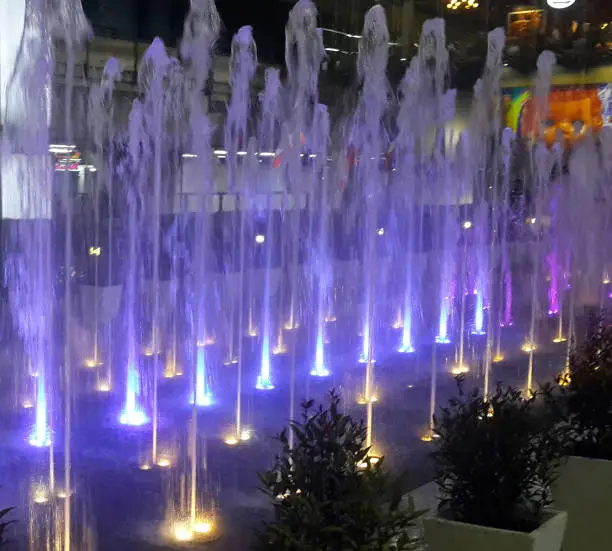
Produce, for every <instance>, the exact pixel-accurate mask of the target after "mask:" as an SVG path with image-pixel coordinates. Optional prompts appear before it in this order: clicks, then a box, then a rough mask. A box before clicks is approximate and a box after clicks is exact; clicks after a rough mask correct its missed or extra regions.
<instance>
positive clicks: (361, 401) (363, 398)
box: [357, 394, 378, 406]
mask: <svg viewBox="0 0 612 551" xmlns="http://www.w3.org/2000/svg"><path fill="white" fill-rule="evenodd" d="M369 402H370V403H371V404H375V403H376V402H378V396H377V395H376V394H372V395H371V396H370V399H369ZM357 403H358V404H359V405H361V406H363V405H365V404H367V403H368V398H367V396H364V395H363V394H360V395H359V396H357Z"/></svg>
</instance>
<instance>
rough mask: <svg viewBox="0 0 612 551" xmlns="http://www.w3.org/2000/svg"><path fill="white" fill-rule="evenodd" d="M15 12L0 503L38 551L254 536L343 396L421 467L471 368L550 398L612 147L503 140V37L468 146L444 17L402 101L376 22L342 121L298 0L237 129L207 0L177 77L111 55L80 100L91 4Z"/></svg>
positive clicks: (388, 444)
mask: <svg viewBox="0 0 612 551" xmlns="http://www.w3.org/2000/svg"><path fill="white" fill-rule="evenodd" d="M3 9H6V7H5V6H3ZM48 10H50V11H48ZM1 14H4V13H3V12H0V15H1ZM4 15H6V17H4V18H3V19H0V32H4V27H5V25H4V23H5V22H6V21H7V20H8V21H10V22H11V24H14V26H15V27H16V28H19V29H21V30H20V31H19V32H13V31H14V30H15V29H12V30H11V32H10V33H7V34H6V35H4V36H12V37H13V39H12V44H11V45H12V46H13V47H14V48H13V49H14V50H15V51H14V52H13V53H11V52H12V50H11V51H9V50H10V48H9V49H4V48H3V49H2V51H1V52H0V53H1V54H2V57H1V58H0V62H1V63H2V67H1V69H2V71H0V77H1V80H0V83H1V84H2V89H1V90H0V93H1V95H0V98H1V99H2V103H1V105H2V117H3V118H2V128H3V131H2V157H1V169H2V172H1V175H2V216H3V220H2V222H3V228H2V230H3V235H5V236H6V240H5V251H6V254H5V255H4V275H5V283H6V287H7V289H8V293H7V295H6V297H5V298H3V299H2V300H3V301H5V302H6V305H7V306H8V308H6V309H5V311H6V312H7V313H8V312H10V316H8V317H7V318H6V320H4V324H5V325H6V327H3V328H2V329H3V331H2V335H6V336H8V338H6V339H5V341H6V342H4V343H3V346H4V347H5V349H6V352H4V349H2V350H0V352H2V353H6V357H7V358H10V361H8V362H7V367H6V370H5V372H3V381H6V385H5V389H4V390H2V392H4V393H5V394H6V396H4V395H3V398H4V397H6V401H5V402H4V403H6V404H7V407H6V408H3V409H2V411H1V412H0V416H2V421H3V423H2V425H3V427H6V428H5V429H3V430H5V432H4V433H3V436H5V438H4V439H3V442H6V443H7V444H6V446H7V451H8V452H9V453H4V450H0V451H2V453H0V461H6V469H3V471H4V472H6V473H8V474H7V477H6V478H7V480H6V481H5V480H4V479H1V480H0V486H2V487H3V488H4V487H5V482H6V484H7V485H8V487H9V488H11V487H12V488H13V489H14V488H16V487H17V486H19V490H20V493H19V494H18V493H16V494H15V495H18V496H20V497H17V498H16V500H19V499H21V500H22V502H21V503H19V504H18V505H19V508H18V511H19V514H20V515H21V514H23V516H24V517H26V516H27V518H24V519H23V522H21V523H20V525H22V526H23V529H22V532H24V533H21V534H19V537H20V538H21V539H20V540H19V542H20V543H19V545H21V542H29V543H27V544H26V543H24V548H25V547H27V548H29V549H31V550H37V549H41V551H42V549H43V548H45V549H47V548H51V543H50V542H52V548H53V549H58V550H59V549H63V550H65V551H67V550H69V549H70V548H71V547H72V548H74V549H83V550H91V549H94V548H95V547H96V539H97V538H99V540H100V548H102V549H106V548H113V549H121V547H120V546H119V544H118V543H117V542H119V543H121V541H123V543H124V544H125V542H126V541H128V540H129V541H130V542H132V540H134V541H135V540H137V539H143V538H144V539H147V538H148V539H153V540H155V542H159V541H164V542H166V543H168V542H172V541H174V540H176V539H177V538H178V539H188V540H192V541H194V542H196V543H201V542H203V541H205V540H207V539H209V538H212V537H217V536H223V537H227V538H229V539H231V538H232V537H234V536H235V537H237V535H235V534H234V532H235V533H236V534H237V533H238V532H240V530H239V529H237V528H235V527H236V526H241V525H242V524H243V523H242V522H241V519H242V520H243V519H244V518H246V517H249V518H250V514H245V512H244V509H241V507H242V506H243V505H242V504H243V503H254V504H255V505H253V507H254V508H255V509H257V510H258V511H260V512H261V511H262V510H263V509H262V508H261V502H259V501H257V498H256V497H254V494H252V493H250V488H252V487H253V485H254V484H255V479H254V472H255V470H257V469H261V468H263V467H265V466H266V462H267V461H268V460H269V459H270V458H272V457H273V454H274V449H272V448H271V447H270V446H271V444H270V440H269V437H270V436H271V435H272V434H273V433H274V432H276V431H277V430H279V429H280V427H281V426H283V425H284V424H285V423H286V421H287V419H288V418H290V417H293V416H294V415H295V411H296V403H298V401H299V400H300V399H302V398H319V397H321V396H322V395H323V393H324V392H325V391H326V390H328V389H329V388H330V387H332V386H340V387H341V388H342V392H343V395H344V396H345V408H346V409H347V410H348V411H350V412H351V413H353V414H355V415H356V416H358V417H363V418H364V419H365V422H366V425H367V429H368V433H367V434H368V444H371V445H372V446H373V450H374V452H376V453H379V452H380V453H385V454H386V455H387V456H388V457H389V461H390V463H391V464H393V463H394V462H395V465H399V464H401V463H402V462H403V461H404V460H408V458H409V457H410V458H411V457H412V455H411V454H413V452H414V453H416V454H417V455H418V454H419V453H421V452H423V453H424V452H425V451H426V450H427V448H426V447H424V446H426V444H423V443H421V442H420V440H419V438H420V437H421V436H424V437H425V438H424V439H425V440H430V439H431V438H432V437H433V435H432V433H431V422H432V417H433V414H434V413H435V411H436V408H437V407H438V405H439V402H440V400H441V399H445V398H446V397H447V396H448V395H449V393H450V392H452V389H453V385H454V381H453V378H452V374H458V373H465V374H466V376H467V377H468V382H469V384H472V385H477V386H479V387H481V388H483V389H484V390H485V392H487V391H488V389H489V388H490V385H491V384H493V383H494V382H496V381H497V380H498V379H500V378H503V379H504V380H506V381H509V382H513V383H514V384H516V385H518V386H520V387H521V388H525V387H527V388H531V387H532V386H533V385H534V384H535V383H536V382H537V380H538V378H544V377H551V376H552V375H554V374H555V373H557V372H559V371H561V369H562V368H563V366H564V361H565V358H566V357H567V353H568V350H569V348H568V344H564V345H563V346H562V347H559V346H557V345H558V344H559V343H560V342H566V335H565V333H564V331H565V328H567V332H568V335H567V336H569V337H570V340H571V337H572V336H573V335H575V334H576V324H577V323H582V321H583V319H584V317H585V315H584V314H585V312H586V311H588V310H589V309H591V308H593V307H595V308H602V307H605V306H606V305H607V303H608V299H609V297H608V294H609V289H608V286H609V283H610V282H609V280H608V276H607V275H606V274H609V273H610V258H609V256H610V252H611V251H610V248H609V247H608V246H607V245H605V246H604V248H603V249H602V248H600V247H599V244H601V243H607V242H608V241H609V239H608V237H609V232H610V224H611V217H610V213H609V212H608V210H609V209H606V207H605V205H606V204H609V202H608V203H606V201H607V200H608V199H609V198H610V197H609V195H610V191H609V186H607V182H608V180H609V177H610V175H611V174H612V133H611V132H610V129H609V128H605V129H604V130H603V131H602V132H601V134H600V135H599V136H588V137H587V138H586V139H585V140H584V141H582V142H580V143H576V144H574V147H573V148H572V149H571V151H567V152H565V151H564V150H563V148H562V147H561V145H560V144H555V145H554V146H553V147H552V148H549V147H547V146H546V145H545V143H544V142H543V140H541V139H539V137H538V136H534V138H533V143H529V144H526V143H525V142H524V141H523V140H521V139H520V138H519V137H516V136H514V133H513V132H512V131H511V130H509V129H505V128H503V117H502V116H501V113H502V100H501V98H502V93H501V92H502V90H501V88H502V86H503V75H504V63H503V51H504V39H505V37H504V33H503V31H502V30H501V29H497V30H495V31H493V32H492V33H491V34H490V35H489V41H488V45H489V51H488V55H487V60H486V63H485V67H484V71H483V75H482V78H481V79H479V81H478V82H477V83H476V85H475V87H474V91H473V98H474V101H473V105H472V107H471V110H470V111H469V115H468V116H467V118H466V122H465V124H464V125H463V126H461V125H460V109H459V108H458V104H459V103H460V101H459V100H458V95H457V92H456V91H455V90H453V89H449V55H448V49H447V44H446V33H445V26H444V21H443V20H441V19H435V20H430V21H427V22H426V23H425V24H424V26H423V30H422V33H421V37H420V41H419V45H418V53H417V54H416V55H415V56H414V57H413V59H411V60H410V63H409V66H408V68H407V70H406V72H405V75H404V76H403V78H402V80H401V83H400V84H399V87H398V90H397V93H396V91H395V90H394V89H393V88H392V85H391V83H390V82H389V80H388V72H387V65H388V62H389V55H390V48H392V47H395V46H393V45H392V39H391V37H390V34H389V31H388V28H387V23H386V16H385V11H384V9H383V8H382V7H381V6H374V7H373V8H372V9H371V10H369V11H368V12H367V14H366V15H365V19H364V28H363V32H362V34H361V35H359V36H358V37H357V36H355V37H352V38H351V40H355V47H356V48H357V50H358V56H357V58H356V67H355V83H356V86H355V87H354V90H352V92H351V94H352V97H351V98H350V99H351V101H350V102H347V103H346V105H345V106H344V107H345V109H343V110H337V109H335V108H334V106H333V105H324V104H322V103H321V99H320V97H319V75H320V73H321V68H322V66H323V65H324V64H325V63H328V61H329V60H326V56H327V53H331V52H327V53H326V51H325V37H326V35H325V32H326V31H324V30H322V29H319V28H318V27H317V25H318V22H317V12H316V8H315V5H314V3H312V2H310V1H309V0H300V1H299V2H297V3H296V5H295V6H294V7H293V9H292V11H291V13H290V16H289V21H288V23H287V29H286V60H285V62H286V69H287V70H286V74H284V73H283V72H282V71H279V69H277V68H269V69H267V70H266V71H265V73H263V89H262V90H261V93H260V94H259V95H257V94H254V93H253V91H254V89H255V88H257V87H260V88H261V82H262V79H261V78H260V77H261V75H260V72H259V68H260V66H259V64H258V59H257V47H256V44H255V41H254V39H253V33H252V29H251V28H250V27H248V26H246V27H242V28H241V29H240V30H239V32H238V33H237V34H236V36H235V37H234V39H233V41H232V46H231V56H230V58H229V64H228V80H229V84H230V86H231V98H230V100H229V103H228V105H227V109H226V111H225V112H224V113H223V115H224V120H223V122H219V119H218V117H217V116H216V115H215V114H212V113H211V112H210V105H209V104H208V100H207V98H208V95H207V93H206V92H207V91H208V90H209V85H210V82H209V78H210V73H211V69H212V68H213V65H214V64H213V53H214V52H215V44H216V41H217V40H218V38H219V36H220V30H221V21H220V19H219V15H218V13H217V11H216V7H215V5H214V2H213V1H212V0H197V1H196V0H193V1H192V2H191V8H190V11H189V14H188V16H187V19H186V22H185V27H184V33H183V38H182V41H181V45H180V59H179V58H177V57H173V54H172V52H171V51H169V50H168V49H167V48H166V47H165V45H164V44H163V42H162V41H161V40H160V39H156V40H155V41H154V42H153V43H152V44H151V45H150V47H149V48H148V49H147V51H146V53H145V54H144V56H143V57H142V60H141V65H140V69H139V74H138V95H137V97H136V98H133V97H132V96H129V95H126V94H125V93H124V91H123V90H124V88H125V82H123V81H122V76H121V75H122V67H121V63H120V62H119V61H118V60H116V59H112V60H110V61H109V62H108V63H107V64H106V67H105V70H104V73H103V74H102V75H101V78H100V79H99V82H96V83H94V84H92V83H91V82H89V81H87V82H84V83H75V82H74V67H75V64H77V63H80V62H81V61H80V60H81V57H79V56H81V55H83V49H84V42H85V40H86V39H87V37H88V32H89V27H88V24H87V22H86V21H85V19H84V15H83V13H82V9H81V6H80V3H79V2H76V1H75V2H69V1H68V0H66V1H61V2H57V3H52V2H51V3H50V2H43V1H42V0H31V1H29V2H28V3H27V6H26V5H25V3H24V4H23V5H22V4H21V3H19V2H18V1H17V0H16V1H15V8H14V11H11V12H10V13H8V12H7V13H6V14H4ZM58 39H61V40H58ZM9 54H10V55H9ZM60 58H61V59H62V63H63V62H65V63H66V66H67V69H66V83H65V86H64V88H63V89H62V90H61V92H60V93H59V94H58V92H57V90H56V89H55V88H54V86H53V85H52V83H53V82H54V72H57V71H56V66H59V61H58V60H59V59H60ZM9 64H10V70H9V69H8V65H9ZM554 64H555V59H554V56H553V55H552V54H550V53H549V52H545V53H544V54H542V56H541V57H540V59H539V62H538V74H537V77H536V79H535V83H534V86H533V95H534V100H535V103H536V106H537V110H538V116H539V117H540V122H541V126H542V127H544V124H545V121H546V120H547V118H546V114H547V97H548V92H549V90H550V88H551V82H552V79H553V76H554ZM7 71H8V72H7ZM6 74H11V75H12V77H11V78H10V79H7V78H6ZM56 76H57V75H56ZM76 84H78V86H77V85H76ZM81 84H82V86H81ZM83 90H86V92H85V93H84V95H83V93H82V91H83ZM347 93H348V92H347ZM122 94H123V95H122ZM55 95H59V97H60V100H61V102H63V103H64V104H66V105H68V106H70V107H71V109H64V110H63V111H62V110H57V109H55V110H54V109H51V103H52V101H60V100H58V99H57V98H56V97H55ZM126 98H127V99H126ZM126 102H129V116H127V115H125V116H123V115H122V114H121V113H125V112H126V109H125V106H126ZM84 106H87V108H86V109H85V108H84ZM57 112H61V113H62V120H60V121H55V119H54V117H55V118H56V117H57ZM340 113H341V114H340ZM122 116H123V118H122ZM52 136H53V137H52ZM77 152H78V153H79V155H80V157H79V158H82V159H84V160H83V162H82V163H81V165H80V168H78V171H77V174H78V178H79V181H80V182H81V184H79V185H82V186H83V187H82V189H81V192H80V193H79V194H75V193H73V192H72V191H70V190H71V189H72V187H71V186H72V180H70V178H71V174H72V173H71V172H70V170H69V165H70V163H71V162H73V161H71V160H70V159H71V157H72V156H73V155H75V154H76V153H77ZM56 156H57V157H56ZM54 168H55V170H54ZM517 174H518V175H519V176H517ZM83 205H88V206H86V207H85V206H83ZM87 209H89V210H87ZM5 228H6V231H5ZM602 246H603V245H602ZM602 274H603V276H602ZM570 282H571V285H570V284H569V283H570ZM547 313H548V314H550V315H553V314H554V316H555V320H556V321H558V323H556V324H555V325H556V326H555V327H551V325H552V322H550V323H549V320H547V316H546V314H547ZM9 318H10V319H9ZM553 339H555V341H554V343H553ZM521 346H523V351H524V352H525V353H522V352H521V351H520V348H521ZM560 348H562V350H560ZM2 357H4V356H2ZM81 364H83V365H82V366H81ZM260 391H261V392H260ZM264 391H265V392H264ZM22 406H23V407H22ZM4 421H6V422H4ZM3 445H4V444H3ZM16 450H17V451H18V453H15V452H16ZM415 450H417V451H416V452H415ZM374 452H373V453H374ZM14 457H19V460H13V459H11V458H14ZM419 457H420V456H419ZM411 460H412V459H411ZM2 465H3V467H5V465H4V464H2ZM13 504H15V503H8V504H7V505H13ZM262 514H265V511H264V512H263V513H262ZM226 518H227V519H231V521H230V520H228V521H227V522H226V523H225V524H224V523H223V519H226ZM236 519H238V520H236ZM230 522H232V523H233V524H232V525H230ZM96 524H99V526H100V529H99V530H97V531H96V530H95V528H94V526H95V525H96ZM244 524H245V525H246V523H244ZM116 525H121V526H124V525H125V526H126V528H125V530H126V531H128V532H129V533H130V536H129V538H128V537H127V536H125V534H119V533H118V531H117V530H116V529H115V527H116ZM153 525H154V526H155V529H151V526H153ZM234 528H235V529H234ZM96 534H97V538H96ZM122 538H125V539H122ZM48 542H49V545H47V543H48ZM168 545H170V543H168ZM128 547H129V546H128ZM235 548H236V549H244V548H245V547H244V540H241V541H240V542H239V543H236V547H235Z"/></svg>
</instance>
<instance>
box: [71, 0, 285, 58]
mask: <svg viewBox="0 0 612 551" xmlns="http://www.w3.org/2000/svg"><path fill="white" fill-rule="evenodd" d="M216 4H217V9H218V10H219V14H220V15H221V20H222V21H223V31H222V34H221V37H220V40H219V43H218V45H217V50H218V52H219V53H228V52H229V45H230V43H231V39H232V36H233V35H234V33H235V32H236V31H237V30H238V29H239V28H240V27H241V26H242V25H251V26H252V27H253V32H254V36H255V40H256V43H257V48H258V54H259V58H260V60H261V61H265V62H268V63H281V62H282V60H283V55H284V54H283V50H284V28H285V23H286V21H287V15H288V13H289V9H290V8H291V6H292V3H290V2H287V1H281V0H217V3H216ZM83 8H84V9H85V13H86V14H87V17H88V18H89V20H90V21H91V23H92V25H93V27H94V32H95V33H96V34H97V35H100V36H109V37H112V38H118V39H124V40H139V41H143V42H149V41H151V40H152V39H153V38H155V37H156V36H159V37H160V38H162V39H163V40H164V42H165V43H166V44H167V45H168V46H176V45H177V40H179V39H180V37H181V36H182V34H183V22H184V20H185V16H186V15H187V11H188V9H189V1H188V0H83Z"/></svg>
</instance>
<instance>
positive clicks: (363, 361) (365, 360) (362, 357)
mask: <svg viewBox="0 0 612 551" xmlns="http://www.w3.org/2000/svg"><path fill="white" fill-rule="evenodd" d="M359 363H360V364H367V363H368V355H367V354H365V353H363V352H362V353H361V354H360V355H359ZM369 363H371V364H375V363H376V360H375V359H374V358H370V362H369Z"/></svg>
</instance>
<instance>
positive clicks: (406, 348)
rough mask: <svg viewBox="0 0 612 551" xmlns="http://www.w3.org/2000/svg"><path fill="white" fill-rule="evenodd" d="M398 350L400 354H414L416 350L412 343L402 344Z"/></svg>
mask: <svg viewBox="0 0 612 551" xmlns="http://www.w3.org/2000/svg"><path fill="white" fill-rule="evenodd" d="M397 351H398V352H399V353H400V354H412V353H413V352H414V346H412V345H411V344H408V345H401V346H400V347H399V348H398V349H397Z"/></svg>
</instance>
